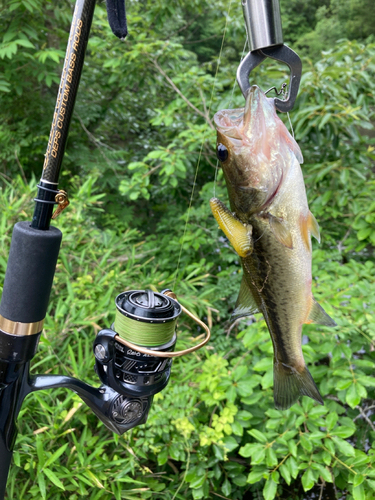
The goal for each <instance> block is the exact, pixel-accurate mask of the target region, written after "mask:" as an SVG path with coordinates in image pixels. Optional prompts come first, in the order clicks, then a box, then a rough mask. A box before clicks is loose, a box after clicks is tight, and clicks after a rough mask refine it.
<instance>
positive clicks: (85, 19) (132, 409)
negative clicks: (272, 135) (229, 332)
mask: <svg viewBox="0 0 375 500" xmlns="http://www.w3.org/2000/svg"><path fill="white" fill-rule="evenodd" d="M94 8H95V0H77V1H76V4H75V10H74V14H73V20H72V24H71V29H70V34H69V40H68V45H67V50H66V56H65V60H64V66H63V71H62V75H61V81H60V86H59V90H58V95H57V100H56V106H55V110H54V114H53V120H52V126H51V131H50V136H49V141H48V146H47V152H46V155H45V160H44V165H43V171H42V176H41V179H40V182H39V184H38V191H37V196H36V198H35V209H34V214H33V218H32V220H31V222H18V223H16V224H15V226H14V229H13V234H12V241H11V247H10V252H9V259H8V264H7V269H6V274H5V281H4V287H3V294H2V298H1V303H0V500H1V499H3V498H4V495H5V489H6V482H7V477H8V473H9V467H10V464H11V459H12V453H13V449H14V444H15V441H16V437H17V425H16V421H17V416H18V414H19V412H20V409H21V406H22V403H23V401H24V399H25V397H26V396H27V395H28V394H30V393H32V392H35V391H38V390H44V389H54V388H60V387H65V388H67V389H70V390H72V391H74V392H75V393H77V394H78V396H79V397H80V398H81V399H82V400H83V401H84V402H85V403H86V404H87V405H88V406H89V407H90V408H91V409H92V411H93V412H94V413H95V414H96V415H97V417H98V418H99V419H100V420H101V421H102V422H103V423H104V424H105V425H106V427H107V428H108V429H110V430H111V431H113V432H115V433H117V434H119V435H121V434H123V433H124V432H126V431H127V430H129V429H131V428H133V427H135V426H137V425H141V424H143V423H145V422H146V420H147V416H148V413H149V410H150V407H151V403H152V399H153V396H154V395H155V394H156V393H158V392H159V391H161V390H163V389H164V388H165V387H166V385H167V384H168V381H169V378H170V374H171V365H172V360H173V358H174V357H178V356H183V355H185V354H188V353H191V352H193V351H195V350H196V349H199V348H201V347H203V346H204V345H205V344H206V343H207V342H208V340H209V338H210V330H209V328H208V327H207V326H206V325H205V323H203V322H202V321H201V320H200V319H199V318H197V317H196V316H194V315H193V314H192V313H190V312H189V311H188V310H186V309H185V308H184V307H183V306H182V305H181V304H180V303H179V302H178V300H177V297H176V295H175V294H174V293H173V292H172V291H171V290H164V291H162V292H161V293H157V292H153V291H151V290H130V291H126V292H121V293H120V294H119V295H118V296H117V297H116V300H115V309H116V319H115V322H114V324H113V325H111V327H110V328H106V329H104V330H102V331H100V332H99V333H98V335H97V336H96V338H95V339H94V342H93V352H94V356H95V371H96V373H97V375H98V376H99V379H100V381H101V383H102V385H100V386H99V387H92V386H91V385H89V384H86V383H85V382H84V381H82V380H78V379H76V378H73V377H68V376H65V375H30V363H31V360H32V358H33V357H34V356H35V354H36V351H37V348H38V342H39V339H40V336H41V334H42V330H43V323H44V319H45V317H46V314H47V307H48V302H49V297H50V293H51V288H52V283H53V278H54V273H55V268H56V263H57V259H58V255H59V249H60V245H61V240H62V233H61V231H60V230H59V229H57V228H56V227H53V226H51V225H50V224H51V219H55V218H56V217H57V216H59V215H60V214H61V212H62V211H63V210H64V209H65V208H66V207H67V206H68V205H69V200H68V195H67V193H66V192H65V191H64V190H62V189H59V188H58V179H59V173H60V169H61V164H62V160H63V156H64V150H65V145H66V141H67V137H68V131H69V125H70V122H71V118H72V114H73V110H74V103H75V99H76V95H77V91H78V86H79V82H80V77H81V72H82V68H83V62H84V57H85V51H86V47H87V42H88V38H89V33H90V28H91V23H92V19H93V14H94ZM107 13H108V20H109V24H110V26H111V28H112V31H113V32H114V34H115V35H116V36H117V37H118V38H120V39H124V38H125V36H126V35H127V23H126V13H125V3H124V0H107ZM54 205H57V208H56V210H55V211H54V212H53V209H54ZM182 312H184V313H186V314H187V315H188V316H189V317H190V318H191V319H192V320H193V321H195V322H196V323H197V324H198V325H199V327H200V328H202V329H203V330H204V332H205V338H204V340H203V341H201V342H200V343H199V344H197V345H195V346H193V347H190V348H188V349H185V350H183V351H177V352H175V345H176V341H177V335H176V328H177V320H178V318H179V316H180V315H181V313H182Z"/></svg>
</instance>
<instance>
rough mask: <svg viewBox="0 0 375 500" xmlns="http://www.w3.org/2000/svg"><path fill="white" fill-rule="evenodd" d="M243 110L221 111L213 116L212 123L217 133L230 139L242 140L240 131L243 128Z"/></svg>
mask: <svg viewBox="0 0 375 500" xmlns="http://www.w3.org/2000/svg"><path fill="white" fill-rule="evenodd" d="M244 110H245V108H238V109H223V110H222V111H218V112H217V113H216V114H215V116H214V122H215V125H216V127H217V129H218V131H219V132H221V133H222V134H223V135H225V136H227V137H229V138H231V139H237V140H241V139H242V134H241V132H240V129H241V128H242V126H243V117H244Z"/></svg>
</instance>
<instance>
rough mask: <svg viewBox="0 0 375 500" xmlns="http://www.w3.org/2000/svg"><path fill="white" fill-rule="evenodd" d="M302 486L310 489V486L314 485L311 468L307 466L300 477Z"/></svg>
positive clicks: (306, 489) (307, 489)
mask: <svg viewBox="0 0 375 500" xmlns="http://www.w3.org/2000/svg"><path fill="white" fill-rule="evenodd" d="M301 482H302V486H303V489H304V490H305V491H309V490H311V488H312V487H313V486H314V484H315V481H314V473H313V471H312V469H310V467H309V468H307V469H306V470H305V472H304V474H303V476H302V478H301Z"/></svg>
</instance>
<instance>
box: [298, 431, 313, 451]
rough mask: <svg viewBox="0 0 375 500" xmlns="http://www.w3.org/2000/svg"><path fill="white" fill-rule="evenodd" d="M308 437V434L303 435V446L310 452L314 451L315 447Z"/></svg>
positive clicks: (301, 437)
mask: <svg viewBox="0 0 375 500" xmlns="http://www.w3.org/2000/svg"><path fill="white" fill-rule="evenodd" d="M308 436H309V435H308V434H307V433H305V434H301V435H300V441H301V445H302V446H303V447H304V448H305V450H306V451H309V452H310V451H312V449H313V445H312V442H311V441H310V440H309V438H308Z"/></svg>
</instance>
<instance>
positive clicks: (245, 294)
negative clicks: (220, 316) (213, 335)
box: [231, 276, 259, 320]
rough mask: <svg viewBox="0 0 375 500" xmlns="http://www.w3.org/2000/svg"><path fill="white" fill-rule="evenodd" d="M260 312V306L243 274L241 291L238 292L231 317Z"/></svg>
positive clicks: (235, 317)
mask: <svg viewBox="0 0 375 500" xmlns="http://www.w3.org/2000/svg"><path fill="white" fill-rule="evenodd" d="M257 312H259V310H258V306H257V304H256V302H255V300H254V297H253V295H252V293H251V291H250V289H249V287H248V285H247V283H246V278H245V276H243V278H242V281H241V287H240V293H239V294H238V298H237V302H236V307H235V309H234V311H233V313H232V316H231V319H232V320H235V319H238V318H242V317H243V316H251V315H252V314H255V313H257Z"/></svg>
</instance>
